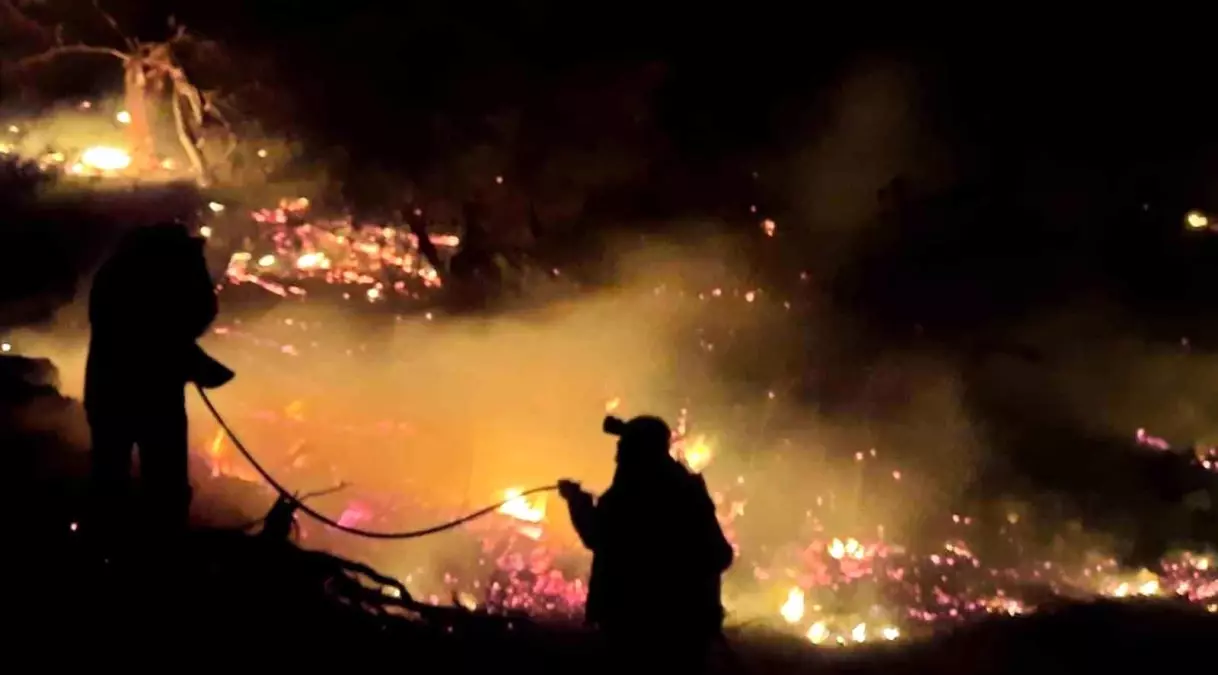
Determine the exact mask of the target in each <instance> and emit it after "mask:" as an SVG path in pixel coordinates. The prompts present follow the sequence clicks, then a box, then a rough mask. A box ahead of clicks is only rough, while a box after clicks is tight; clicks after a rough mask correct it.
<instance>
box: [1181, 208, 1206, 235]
mask: <svg viewBox="0 0 1218 675" xmlns="http://www.w3.org/2000/svg"><path fill="white" fill-rule="evenodd" d="M1184 223H1185V224H1186V225H1188V227H1189V228H1190V229H1193V230H1204V229H1205V228H1207V227H1209V225H1210V219H1209V217H1208V216H1206V215H1205V214H1204V213H1202V212H1200V211H1189V212H1188V214H1187V215H1185V216H1184Z"/></svg>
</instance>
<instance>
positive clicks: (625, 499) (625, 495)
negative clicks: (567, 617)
mask: <svg viewBox="0 0 1218 675" xmlns="http://www.w3.org/2000/svg"><path fill="white" fill-rule="evenodd" d="M605 431H606V432H607V433H610V434H612V435H615V436H618V437H619V440H618V443H617V469H616V471H615V472H614V475H613V483H612V484H611V485H610V486H609V489H608V490H606V491H605V493H604V494H602V495H601V497H600V498H599V499H594V498H593V496H592V495H591V494H589V493H587V492H585V491H584V490H583V489H582V488H581V487H580V486H579V484H578V483H575V482H573V481H570V480H564V481H560V482H559V492H560V493H561V494H562V497H563V498H564V499H565V500H566V502H567V507H568V510H569V511H570V515H571V522H572V524H573V525H574V526H575V530H576V532H577V533H578V534H579V537H580V540H581V541H583V543H584V546H586V547H587V548H588V549H590V550H591V551H592V556H593V557H592V575H591V578H590V579H589V581H588V604H587V620H588V622H589V623H590V624H592V625H594V626H595V627H597V628H598V629H599V630H601V631H602V632H603V633H604V634H605V636H606V637H607V638H608V640H609V642H610V645H611V648H612V652H613V654H614V655H615V658H616V656H618V655H620V657H621V658H623V659H625V662H623V663H621V664H620V665H621V667H629V668H637V667H640V666H643V665H645V664H650V665H651V666H655V667H656V668H657V669H656V670H655V672H662V671H663V670H666V669H667V670H668V671H669V672H698V671H699V670H701V669H702V668H703V667H704V666H705V665H706V664H705V659H706V657H707V653H708V650H709V648H710V646H711V644H712V643H713V642H714V641H715V640H717V639H718V638H720V637H721V633H722V629H723V605H722V604H721V601H720V589H721V580H722V575H723V573H724V572H725V571H727V569H728V567H730V566H731V564H732V559H733V557H734V552H733V550H732V547H731V544H730V543H728V541H727V538H726V537H725V536H724V534H723V530H722V528H721V527H720V526H719V521H718V519H717V518H716V517H715V505H714V502H713V501H712V499H711V496H710V493H709V492H708V490H707V487H706V482H705V481H704V480H703V479H702V477H701V476H700V475H698V474H694V473H691V472H689V471H688V470H687V469H686V468H685V467H684V466H683V465H682V464H680V463H679V462H678V461H677V460H675V459H673V457H672V455H671V454H670V453H669V447H670V443H671V440H672V432H671V430H670V429H669V426H668V425H667V424H666V423H665V422H664V421H663V420H661V419H659V418H658V417H648V416H644V417H636V418H634V419H632V420H630V421H629V422H623V421H622V420H620V419H617V418H616V417H608V418H606V419H605Z"/></svg>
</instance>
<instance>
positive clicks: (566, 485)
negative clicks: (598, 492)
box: [558, 478, 588, 501]
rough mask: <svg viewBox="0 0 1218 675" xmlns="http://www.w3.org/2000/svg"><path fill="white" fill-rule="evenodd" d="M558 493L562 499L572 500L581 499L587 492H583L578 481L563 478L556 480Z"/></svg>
mask: <svg viewBox="0 0 1218 675" xmlns="http://www.w3.org/2000/svg"><path fill="white" fill-rule="evenodd" d="M558 494H559V495H561V496H562V498H563V499H565V500H567V501H572V500H576V499H582V498H584V497H586V496H587V494H588V493H587V492H584V488H583V487H581V486H580V484H579V482H578V481H573V480H570V479H567V478H564V479H562V480H560V481H558Z"/></svg>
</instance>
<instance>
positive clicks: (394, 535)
mask: <svg viewBox="0 0 1218 675" xmlns="http://www.w3.org/2000/svg"><path fill="white" fill-rule="evenodd" d="M195 390H196V391H198V392H199V397H200V398H202V399H203V405H205V406H207V410H208V412H210V413H211V415H212V417H214V418H215V419H216V423H217V424H219V425H220V428H221V429H223V430H224V434H225V435H226V436H228V439H229V440H230V441H232V443H233V446H235V447H236V448H237V451H238V452H240V453H241V455H242V456H243V457H245V459H246V461H248V462H249V463H250V465H251V466H253V467H254V470H255V471H257V472H258V475H260V476H262V479H263V480H264V481H266V482H267V484H268V485H270V486H271V488H273V489H274V490H275V492H277V493H279V498H280V499H283V500H286V501H288V502H290V503H291V504H292V506H294V507H295V508H296V509H298V510H300V511H301V512H302V513H304V514H305V515H307V516H309V517H310V518H312V519H314V520H316V521H317V522H319V523H322V524H323V525H328V526H329V527H332V528H334V529H336V530H338V531H340V532H346V533H347V534H352V535H355V536H357V537H364V538H367V539H417V538H419V537H426V536H427V535H430V534H437V533H439V532H445V531H447V530H451V529H453V528H456V527H460V526H462V525H464V524H466V523H468V522H470V521H473V520H477V519H479V518H481V517H483V516H485V515H488V514H491V513H494V512H495V511H498V510H499V509H500V508H502V507H503V506H504V505H505V504H508V503H509V502H512V501H514V500H517V499H520V498H521V497H526V496H528V495H533V494H538V493H540V492H551V491H554V490H557V489H558V486H557V485H544V486H541V487H535V488H532V489H530V490H525V491H524V492H521V493H520V494H518V495H516V496H514V497H512V498H511V499H505V500H503V501H501V502H498V503H496V504H492V505H490V506H488V507H486V508H484V509H479V510H477V511H474V512H473V513H469V514H466V515H464V516H461V517H460V518H457V519H456V520H450V521H448V522H446V523H440V524H439V525H433V526H432V527H427V528H423V529H421V530H406V531H403V532H378V531H376V530H365V529H363V528H359V527H352V526H350V525H343V524H342V523H340V522H338V521H337V520H334V519H333V518H331V517H329V516H327V515H326V514H324V513H322V512H320V511H318V510H316V509H314V508H312V507H311V506H309V505H308V504H305V503H304V502H303V501H301V499H300V498H298V497H297V496H296V495H295V494H293V493H292V492H291V491H289V490H288V489H287V488H285V487H284V486H283V484H281V483H280V482H279V481H277V480H275V478H274V476H272V475H271V474H270V472H268V471H267V470H266V469H264V468H263V467H262V465H261V464H260V463H259V462H258V460H257V459H256V458H255V457H254V455H253V453H251V452H250V451H249V449H247V448H246V447H245V444H244V443H242V442H241V439H240V438H238V437H237V434H236V433H235V432H234V431H233V430H232V427H230V426H228V422H226V421H225V420H224V416H223V415H221V414H220V411H219V410H217V409H216V406H215V404H213V403H212V402H211V399H210V398H208V397H207V392H206V391H204V390H203V387H200V386H198V385H195Z"/></svg>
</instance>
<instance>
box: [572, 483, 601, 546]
mask: <svg viewBox="0 0 1218 675" xmlns="http://www.w3.org/2000/svg"><path fill="white" fill-rule="evenodd" d="M599 510H600V509H599V508H598V505H597V504H596V503H595V502H594V501H593V499H592V495H590V494H588V493H587V492H581V493H580V494H578V495H575V496H573V497H572V498H570V499H568V500H567V511H568V512H569V513H570V514H571V524H572V525H573V526H574V527H575V533H576V534H578V535H579V540H580V541H581V542H583V544H584V547H585V548H587V549H588V550H589V551H593V552H595V551H596V547H597V544H598V543H599V540H600V527H599V523H598V522H597V521H598V520H599V514H598V511H599Z"/></svg>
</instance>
